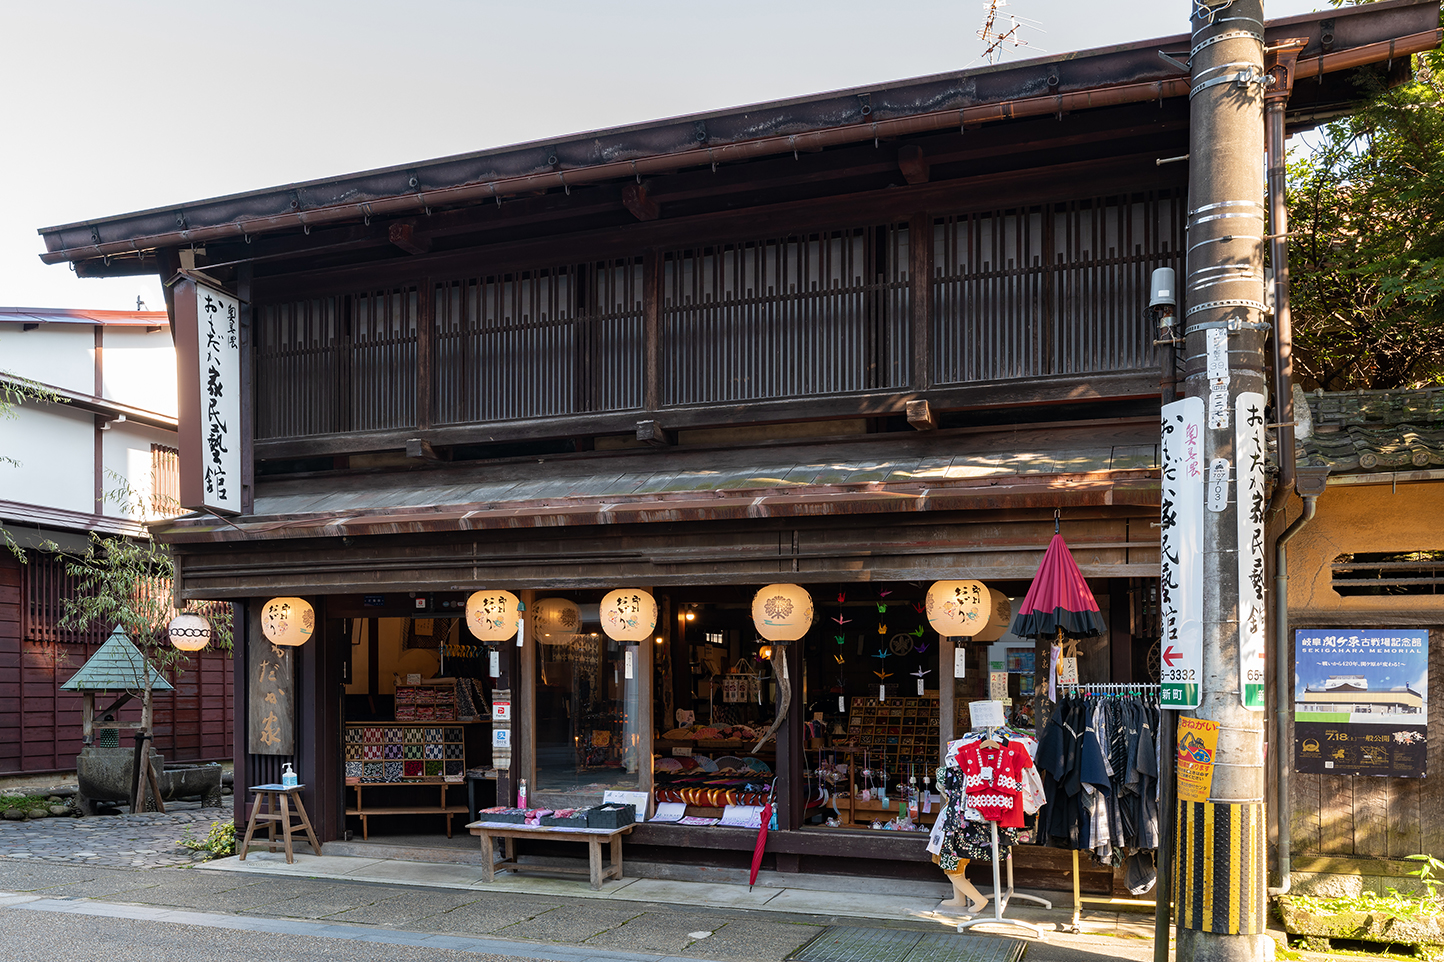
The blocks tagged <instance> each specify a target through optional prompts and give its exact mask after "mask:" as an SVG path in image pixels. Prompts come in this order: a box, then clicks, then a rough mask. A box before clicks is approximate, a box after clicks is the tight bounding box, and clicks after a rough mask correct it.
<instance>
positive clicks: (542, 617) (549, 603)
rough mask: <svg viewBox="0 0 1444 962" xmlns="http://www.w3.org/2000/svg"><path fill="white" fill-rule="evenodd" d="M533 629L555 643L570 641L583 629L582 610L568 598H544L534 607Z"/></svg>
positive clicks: (544, 638) (541, 636)
mask: <svg viewBox="0 0 1444 962" xmlns="http://www.w3.org/2000/svg"><path fill="white" fill-rule="evenodd" d="M532 630H533V631H534V632H535V633H536V634H537V635H538V636H539V637H540V638H542V639H543V640H550V641H551V642H552V643H553V644H557V643H560V642H563V641H568V640H570V639H571V638H572V637H573V636H574V635H576V633H577V632H579V631H581V630H582V610H581V608H579V607H577V603H576V602H575V601H568V600H567V599H566V598H543V599H542V600H541V601H538V602H537V603H536V606H535V607H534V608H533V611H532Z"/></svg>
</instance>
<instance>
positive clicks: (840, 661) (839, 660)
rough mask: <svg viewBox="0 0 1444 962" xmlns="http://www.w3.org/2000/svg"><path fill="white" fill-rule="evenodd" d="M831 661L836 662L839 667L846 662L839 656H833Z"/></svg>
mask: <svg viewBox="0 0 1444 962" xmlns="http://www.w3.org/2000/svg"><path fill="white" fill-rule="evenodd" d="M832 660H833V661H835V662H837V663H838V664H839V665H841V664H844V663H845V661H846V659H844V658H843V657H842V656H841V655H833V656H832Z"/></svg>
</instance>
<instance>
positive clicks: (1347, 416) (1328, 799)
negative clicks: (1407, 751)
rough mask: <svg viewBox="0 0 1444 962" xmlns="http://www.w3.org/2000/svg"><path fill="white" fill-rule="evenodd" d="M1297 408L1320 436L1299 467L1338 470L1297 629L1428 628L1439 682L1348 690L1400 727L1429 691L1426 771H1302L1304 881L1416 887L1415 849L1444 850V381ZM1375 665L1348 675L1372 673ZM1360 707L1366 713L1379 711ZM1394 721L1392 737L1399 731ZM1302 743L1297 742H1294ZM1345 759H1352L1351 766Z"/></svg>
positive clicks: (1311, 535) (1298, 581) (1319, 523)
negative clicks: (1443, 712)
mask: <svg viewBox="0 0 1444 962" xmlns="http://www.w3.org/2000/svg"><path fill="white" fill-rule="evenodd" d="M1296 410H1297V411H1298V412H1300V413H1304V414H1306V420H1305V421H1304V425H1305V433H1306V434H1307V435H1308V437H1306V438H1304V439H1303V440H1302V441H1301V447H1302V450H1301V452H1300V454H1301V455H1302V458H1301V460H1300V463H1301V464H1304V465H1314V466H1318V467H1326V468H1327V469H1328V480H1327V484H1326V485H1325V486H1324V488H1323V490H1322V492H1321V493H1320V494H1319V495H1318V497H1317V502H1316V505H1315V512H1314V516H1313V518H1312V520H1309V521H1307V523H1306V524H1305V526H1304V527H1302V528H1301V529H1299V532H1298V534H1297V536H1296V537H1294V538H1293V540H1292V541H1290V542H1289V547H1288V552H1289V562H1288V569H1289V582H1288V585H1289V588H1288V598H1289V606H1288V607H1289V622H1290V625H1289V627H1290V629H1291V630H1292V631H1300V630H1302V631H1308V630H1314V631H1328V632H1338V633H1339V634H1348V635H1355V634H1358V633H1360V632H1368V631H1371V630H1372V631H1379V630H1412V631H1416V632H1423V633H1425V634H1426V639H1427V658H1428V660H1427V668H1428V672H1427V680H1428V683H1427V686H1420V688H1421V689H1427V690H1418V691H1415V690H1413V688H1412V687H1404V688H1403V690H1399V691H1382V692H1377V693H1374V692H1370V691H1368V690H1367V689H1365V690H1362V691H1361V690H1359V689H1360V687H1361V686H1360V681H1359V680H1352V684H1349V685H1347V687H1349V688H1352V689H1355V693H1354V694H1353V695H1352V696H1351V699H1350V700H1351V701H1354V702H1360V701H1362V700H1363V699H1367V698H1375V699H1386V700H1389V701H1395V702H1398V703H1399V704H1398V706H1397V709H1398V711H1399V714H1398V715H1396V716H1395V717H1397V718H1399V720H1400V722H1401V724H1400V725H1399V726H1397V727H1399V728H1406V727H1411V726H1408V725H1406V724H1404V723H1406V722H1413V721H1419V719H1418V718H1416V717H1409V716H1410V715H1412V714H1413V713H1414V712H1417V711H1419V708H1416V707H1415V706H1416V704H1417V703H1418V702H1419V701H1421V700H1422V702H1423V704H1422V706H1421V707H1422V708H1423V709H1425V711H1426V712H1427V715H1426V717H1425V719H1424V720H1423V721H1424V723H1425V724H1426V725H1427V727H1428V728H1429V730H1428V731H1427V734H1426V740H1425V742H1424V744H1425V746H1426V750H1425V757H1424V759H1423V761H1424V765H1423V777H1417V776H1418V775H1419V773H1418V772H1416V771H1409V770H1404V771H1401V772H1399V773H1398V774H1397V775H1394V776H1391V775H1381V774H1362V775H1355V774H1346V773H1340V774H1331V773H1329V772H1327V771H1323V772H1318V771H1315V772H1300V771H1295V772H1293V773H1292V774H1291V775H1290V776H1289V777H1290V786H1289V788H1290V792H1289V795H1290V800H1291V807H1292V812H1291V813H1290V819H1289V826H1290V830H1289V839H1290V842H1291V849H1292V851H1291V856H1292V858H1291V861H1292V867H1293V870H1294V872H1295V875H1294V879H1295V884H1297V885H1299V886H1300V887H1301V888H1302V889H1304V890H1305V891H1309V890H1317V891H1325V892H1337V891H1340V890H1341V888H1342V889H1344V890H1347V889H1350V888H1353V889H1355V890H1357V889H1359V888H1370V889H1372V890H1373V891H1375V892H1378V893H1380V894H1382V893H1383V891H1384V889H1385V888H1388V887H1390V886H1392V887H1396V888H1399V889H1407V888H1408V887H1409V885H1410V884H1411V883H1412V881H1413V880H1411V879H1409V878H1407V876H1408V875H1409V873H1411V872H1414V871H1417V868H1418V865H1417V863H1415V862H1410V861H1408V860H1407V859H1408V857H1409V856H1411V855H1420V854H1425V853H1428V854H1432V855H1435V856H1438V855H1439V853H1441V852H1444V819H1441V818H1440V817H1439V811H1440V806H1441V803H1444V790H1441V786H1444V737H1441V735H1440V732H1439V731H1438V729H1437V723H1433V724H1430V723H1432V720H1433V719H1434V718H1438V717H1439V709H1438V706H1439V704H1440V703H1441V700H1444V530H1441V528H1440V525H1439V524H1438V519H1439V518H1440V517H1441V516H1444V390H1441V389H1438V388H1436V389H1433V390H1427V391H1360V392H1349V393H1338V394H1323V393H1319V394H1314V395H1310V396H1309V397H1308V399H1307V404H1306V406H1305V405H1297V406H1296ZM1300 511H1301V506H1300V505H1295V506H1294V507H1293V508H1292V509H1291V510H1290V511H1289V512H1288V515H1287V518H1286V519H1284V520H1288V521H1293V520H1295V519H1297V518H1298V517H1299V514H1300ZM1376 660H1377V659H1376ZM1371 667H1372V666H1362V667H1357V668H1348V669H1344V670H1346V671H1352V672H1357V673H1359V674H1361V675H1364V677H1363V678H1362V681H1364V682H1367V681H1368V678H1367V674H1365V673H1368V674H1372V673H1373V672H1371V671H1370V668H1371ZM1341 687H1344V686H1341ZM1401 687H1403V686H1401ZM1296 707H1301V706H1296ZM1351 707H1352V709H1353V711H1354V712H1359V711H1360V710H1361V709H1362V710H1369V711H1372V710H1373V709H1374V708H1375V707H1376V706H1374V705H1370V704H1367V703H1365V704H1354V705H1352V706H1351ZM1298 717H1307V716H1305V715H1302V713H1299V715H1298ZM1382 730H1383V731H1385V732H1386V734H1388V735H1389V736H1391V741H1392V734H1393V727H1391V726H1386V727H1385V728H1384V729H1382ZM1296 741H1298V739H1297V738H1291V739H1290V747H1291V748H1292V747H1294V743H1295V742H1296ZM1331 747H1334V746H1329V745H1327V744H1325V745H1323V746H1321V748H1323V749H1328V748H1331ZM1349 747H1350V749H1352V748H1353V746H1349ZM1334 750H1335V751H1338V750H1340V749H1339V748H1336V747H1335V748H1334ZM1330 754H1332V753H1330ZM1304 767H1309V766H1307V765H1306V766H1304ZM1345 767H1346V766H1345V764H1344V761H1343V760H1342V759H1341V760H1340V763H1339V765H1338V768H1339V769H1341V770H1342V769H1344V768H1345Z"/></svg>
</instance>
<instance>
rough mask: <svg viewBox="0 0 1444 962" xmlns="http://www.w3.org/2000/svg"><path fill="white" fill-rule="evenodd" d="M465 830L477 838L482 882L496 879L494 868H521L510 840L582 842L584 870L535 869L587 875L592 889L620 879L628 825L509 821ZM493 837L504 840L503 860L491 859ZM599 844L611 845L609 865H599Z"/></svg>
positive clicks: (478, 825) (476, 824)
mask: <svg viewBox="0 0 1444 962" xmlns="http://www.w3.org/2000/svg"><path fill="white" fill-rule="evenodd" d="M466 827H467V828H469V829H471V834H473V835H479V836H481V852H482V855H483V856H486V857H484V858H483V859H482V862H481V864H482V873H483V874H482V879H483V880H484V881H487V882H492V881H495V880H496V869H497V867H498V866H499V867H501V868H503V869H506V870H508V871H512V872H517V871H520V870H521V869H522V868H523V867H524V866H521V865H519V864H517V860H516V847H515V844H514V841H515V840H516V839H518V838H536V839H546V840H547V841H551V842H586V843H587V869H585V870H583V869H577V868H567V867H559V866H554V865H548V866H544V867H543V866H537V869H538V870H540V871H546V872H574V873H576V874H579V875H580V874H589V875H590V876H591V882H592V888H594V889H599V888H601V887H602V882H603V881H605V880H606V879H609V878H615V879H619V878H621V877H622V836H623V835H630V834H631V833H632V826H631V825H624V826H623V827H621V828H564V827H562V826H546V825H517V824H514V823H510V822H472V823H470V824H469V825H467V826H466ZM496 838H500V839H504V840H505V844H506V857H505V858H503V859H502V860H500V861H493V857H492V856H493V853H494V852H495V847H494V846H493V845H492V839H496ZM603 842H606V843H609V844H610V846H611V864H610V865H607V866H606V867H605V868H604V867H603V866H602V843H603Z"/></svg>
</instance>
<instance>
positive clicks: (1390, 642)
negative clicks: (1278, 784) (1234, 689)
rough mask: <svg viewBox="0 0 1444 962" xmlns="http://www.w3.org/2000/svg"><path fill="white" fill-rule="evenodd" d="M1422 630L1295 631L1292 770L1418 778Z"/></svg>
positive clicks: (1423, 707) (1424, 664) (1425, 714)
mask: <svg viewBox="0 0 1444 962" xmlns="http://www.w3.org/2000/svg"><path fill="white" fill-rule="evenodd" d="M1428 666H1429V633H1428V632H1427V631H1424V630H1422V629H1421V630H1408V631H1406V630H1392V629H1373V630H1353V629H1347V628H1326V629H1309V630H1303V629H1300V630H1298V631H1295V632H1294V770H1295V771H1298V772H1305V773H1309V774H1325V775H1386V776H1391V777H1394V778H1423V777H1424V775H1425V774H1426V771H1425V769H1426V765H1425V760H1426V757H1427V756H1426V753H1425V749H1426V745H1427V742H1426V739H1425V734H1426V731H1427V727H1428V726H1427V722H1428V718H1429V705H1428V692H1429V667H1428Z"/></svg>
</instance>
